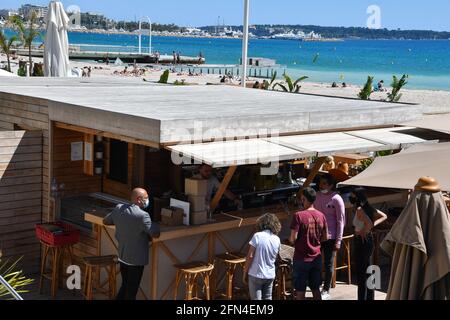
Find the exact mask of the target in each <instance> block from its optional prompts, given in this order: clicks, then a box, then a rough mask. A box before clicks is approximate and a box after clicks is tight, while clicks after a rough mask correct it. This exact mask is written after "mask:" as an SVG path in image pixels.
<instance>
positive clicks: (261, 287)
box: [242, 213, 281, 300]
mask: <svg viewBox="0 0 450 320" xmlns="http://www.w3.org/2000/svg"><path fill="white" fill-rule="evenodd" d="M256 228H257V232H256V233H255V234H254V236H253V238H252V239H251V240H250V243H249V245H250V247H249V250H248V253H247V259H246V261H245V266H244V272H243V279H242V281H243V283H244V284H248V288H249V293H250V298H251V299H252V300H272V289H273V282H274V280H275V276H276V267H275V262H276V260H277V256H278V253H279V252H280V248H281V241H280V238H279V237H278V234H279V233H280V231H281V223H280V221H279V220H278V218H277V216H276V215H274V214H270V213H266V214H265V215H263V216H261V217H259V218H258V220H257V222H256Z"/></svg>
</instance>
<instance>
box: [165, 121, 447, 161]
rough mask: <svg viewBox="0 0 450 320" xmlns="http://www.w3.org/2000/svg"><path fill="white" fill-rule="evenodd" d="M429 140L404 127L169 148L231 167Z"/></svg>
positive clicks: (421, 142)
mask: <svg viewBox="0 0 450 320" xmlns="http://www.w3.org/2000/svg"><path fill="white" fill-rule="evenodd" d="M428 138H430V135H428V137H427V139H426V138H423V137H420V134H418V132H417V129H416V128H403V127H401V128H384V129H372V130H359V131H348V132H330V133H317V134H304V135H293V136H282V137H272V138H258V139H256V138H255V139H246V140H232V141H219V142H209V143H196V144H184V145H174V146H168V147H167V149H169V150H170V151H173V152H176V153H178V154H182V155H183V156H184V157H187V158H191V159H194V160H196V161H199V162H202V163H207V164H210V165H212V166H214V167H228V166H232V165H245V164H257V163H269V162H273V161H284V160H294V159H301V158H306V157H312V156H318V157H323V156H328V155H335V154H338V153H366V152H374V151H384V150H394V149H400V148H404V147H408V146H410V145H415V144H425V143H430V142H438V140H436V139H435V140H430V139H428ZM431 139H433V135H432V134H431Z"/></svg>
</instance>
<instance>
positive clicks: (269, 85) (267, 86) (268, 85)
mask: <svg viewBox="0 0 450 320" xmlns="http://www.w3.org/2000/svg"><path fill="white" fill-rule="evenodd" d="M276 79H277V72H276V71H275V72H274V73H273V75H272V79H270V81H267V80H264V83H263V89H264V90H269V89H270V88H273V87H272V85H273V83H274V82H275V80H276Z"/></svg>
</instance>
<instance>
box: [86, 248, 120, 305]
mask: <svg viewBox="0 0 450 320" xmlns="http://www.w3.org/2000/svg"><path fill="white" fill-rule="evenodd" d="M83 261H84V263H85V265H86V270H85V272H86V273H85V276H84V290H83V294H84V296H85V297H86V300H92V298H93V291H94V285H93V282H94V277H93V275H94V272H97V275H98V277H100V271H101V269H102V268H104V269H105V270H106V272H107V273H108V281H107V282H108V284H109V290H104V289H102V288H95V289H96V290H97V291H98V292H102V293H104V294H106V295H108V296H109V298H110V299H111V300H112V299H114V298H115V296H116V265H117V256H113V255H111V256H100V257H85V258H83ZM105 284H106V283H105Z"/></svg>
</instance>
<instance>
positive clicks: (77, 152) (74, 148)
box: [70, 141, 83, 161]
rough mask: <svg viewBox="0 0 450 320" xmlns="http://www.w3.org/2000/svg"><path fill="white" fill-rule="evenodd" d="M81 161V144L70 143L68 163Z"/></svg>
mask: <svg viewBox="0 0 450 320" xmlns="http://www.w3.org/2000/svg"><path fill="white" fill-rule="evenodd" d="M82 160H83V142H82V141H81V142H72V143H71V144H70V161H82Z"/></svg>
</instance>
